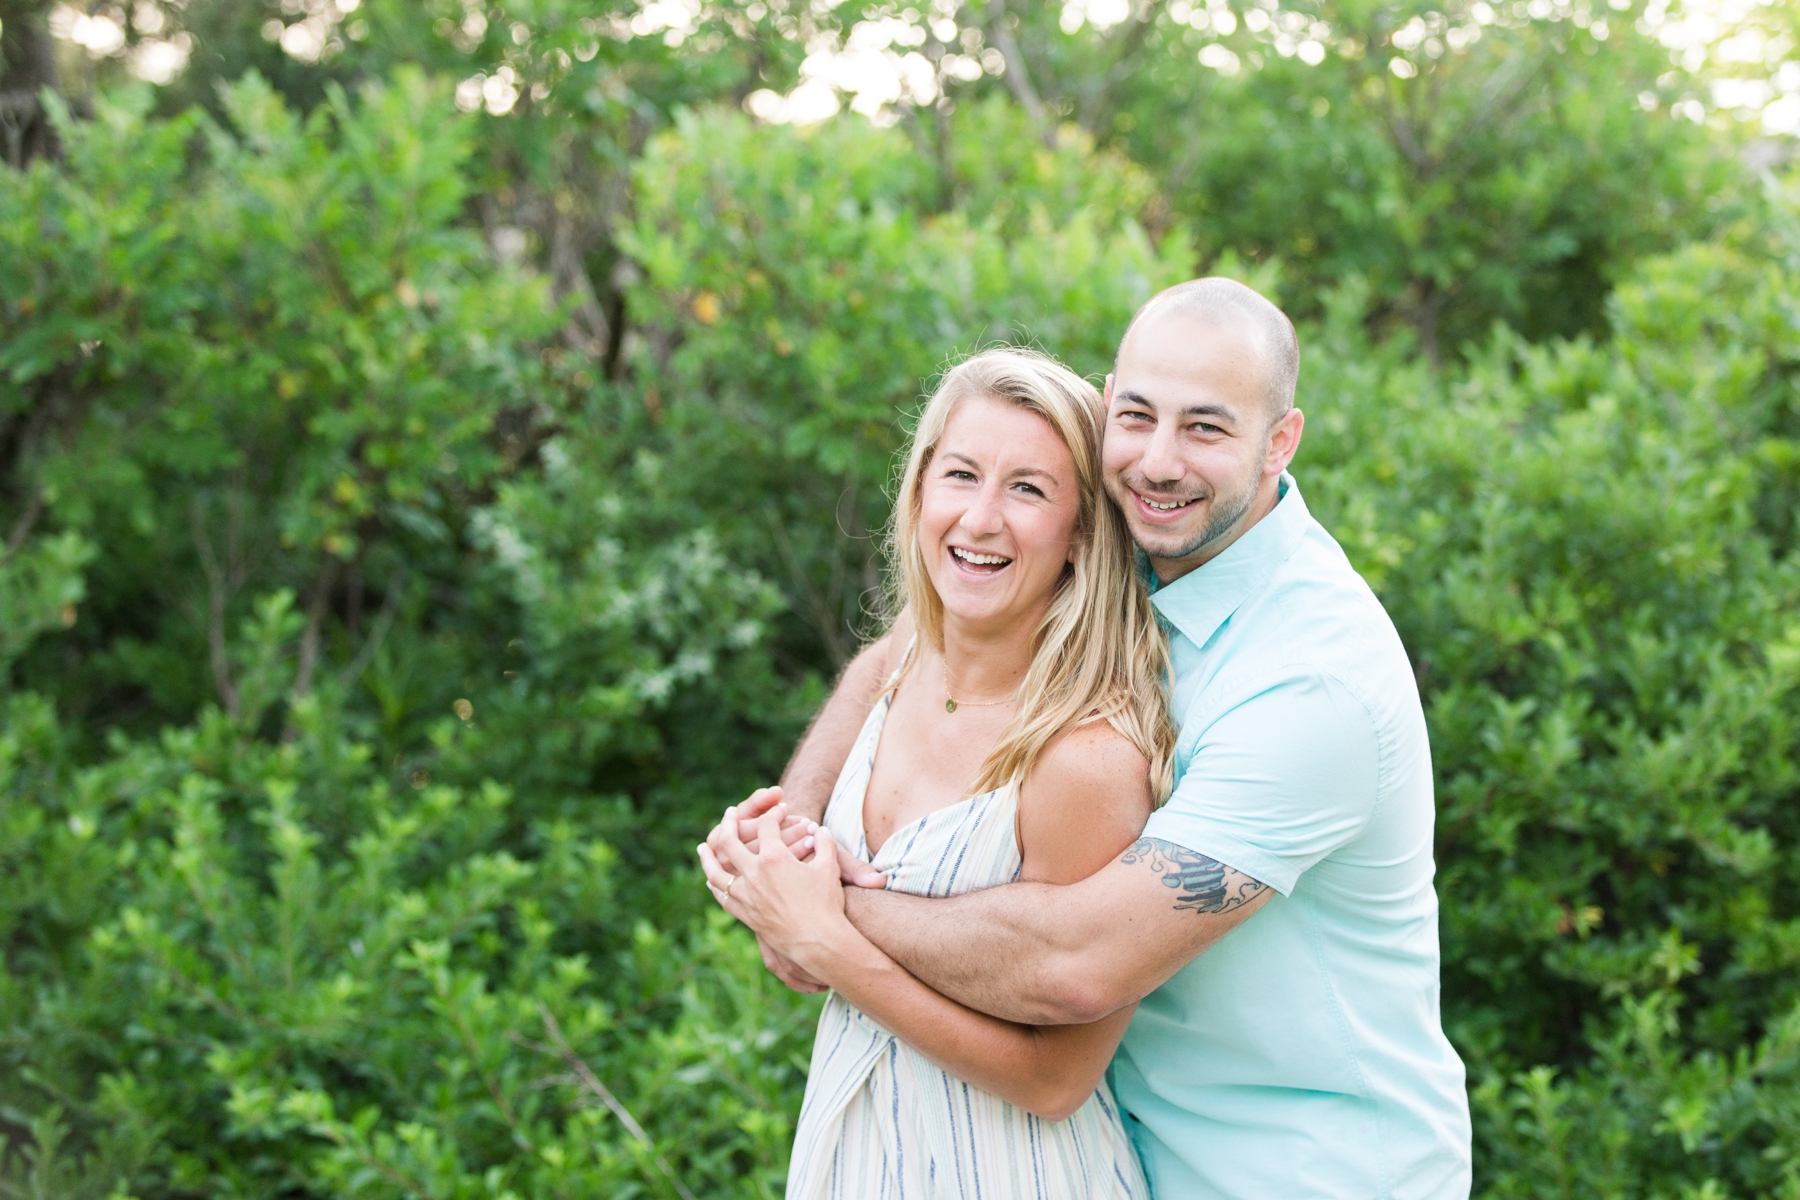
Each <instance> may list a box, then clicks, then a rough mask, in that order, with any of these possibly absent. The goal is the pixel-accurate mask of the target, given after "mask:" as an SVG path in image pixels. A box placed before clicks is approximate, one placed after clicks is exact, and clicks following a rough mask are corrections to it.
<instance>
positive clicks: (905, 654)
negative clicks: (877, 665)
mask: <svg viewBox="0 0 1800 1200" xmlns="http://www.w3.org/2000/svg"><path fill="white" fill-rule="evenodd" d="M918 644H919V632H918V630H916V629H915V630H914V631H913V635H912V640H911V641H909V642H907V643H906V649H905V650H903V651H901V653H900V665H899V666H897V667H895V668H894V670H893V673H892V674H890V675H889V676H888V679H887V683H886V684H884V685H882V689H881V690H882V691H884V692H891V691H893V690H894V685H895V684H897V683H899V682H900V673H901V672H902V671H904V670H906V664H907V663H908V662H910V661H911V660H912V652H913V650H914V649H915V648H916V647H917V646H918Z"/></svg>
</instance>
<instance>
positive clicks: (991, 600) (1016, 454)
mask: <svg viewBox="0 0 1800 1200" xmlns="http://www.w3.org/2000/svg"><path fill="white" fill-rule="evenodd" d="M1080 516H1081V493H1080V485H1079V483H1078V482H1077V480H1076V474H1075V459H1074V456H1073V455H1072V454H1071V453H1070V452H1069V448H1068V446H1067V445H1066V444H1064V442H1063V440H1062V438H1061V437H1060V436H1058V434H1057V432H1056V430H1055V429H1054V428H1052V427H1051V425H1050V422H1049V421H1047V420H1045V419H1044V418H1043V417H1042V416H1040V415H1038V414H1037V413H1034V412H1032V411H1030V410H1029V409H1025V408H1021V407H1020V406H1018V405H1017V404H1012V403H1008V402H1005V401H1000V400H996V399H994V398H993V397H990V396H976V397H971V398H969V399H967V400H965V401H964V402H963V403H961V404H959V405H957V407H956V409H955V411H953V412H952V413H951V414H950V418H949V420H948V421H947V422H946V423H945V426H944V434H943V437H942V439H941V440H940V441H939V443H938V445H937V447H936V450H935V451H934V453H933V454H932V458H931V461H930V462H929V463H927V464H926V465H925V468H924V471H923V472H922V476H921V487H920V501H919V533H920V540H921V541H922V542H924V543H925V544H926V545H935V546H937V547H938V549H937V552H936V553H935V554H934V555H931V556H928V558H927V566H926V572H927V574H929V575H930V576H931V582H932V584H933V586H934V587H936V589H937V593H938V596H939V598H940V599H941V600H942V602H943V605H944V616H945V618H946V619H947V620H948V621H950V622H952V623H955V622H974V623H976V624H977V625H980V626H981V627H983V628H986V627H988V626H989V625H990V624H993V625H995V627H997V628H998V627H1004V628H1008V629H1011V628H1017V627H1030V626H1031V625H1032V624H1035V618H1033V617H1032V616H1031V613H1032V612H1033V611H1034V610H1036V611H1039V612H1041V611H1042V610H1043V609H1045V608H1046V607H1048V605H1049V603H1050V601H1051V599H1052V598H1053V597H1054V595H1055V593H1056V588H1057V585H1058V582H1059V581H1060V580H1061V579H1062V576H1063V572H1064V571H1065V570H1066V569H1067V568H1068V565H1069V562H1070V561H1071V559H1072V558H1073V557H1074V554H1075V527H1076V524H1077V523H1078V522H1079V520H1080ZM1021 621H1023V622H1025V625H1024V626H1019V625H1018V623H1019V622H1021Z"/></svg>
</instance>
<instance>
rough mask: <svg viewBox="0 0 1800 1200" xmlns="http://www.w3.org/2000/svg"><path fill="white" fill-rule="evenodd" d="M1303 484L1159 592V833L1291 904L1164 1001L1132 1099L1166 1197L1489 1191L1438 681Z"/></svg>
mask: <svg viewBox="0 0 1800 1200" xmlns="http://www.w3.org/2000/svg"><path fill="white" fill-rule="evenodd" d="M1281 482H1282V497H1281V499H1280V501H1279V502H1278V503H1277V504H1276V506H1275V508H1274V510H1273V511H1272V512H1270V513H1269V515H1268V516H1266V517H1264V518H1263V519H1262V520H1261V521H1259V522H1257V523H1256V524H1255V525H1254V526H1252V527H1251V528H1250V529H1249V530H1248V531H1247V532H1246V533H1245V534H1244V535H1243V536H1242V537H1240V538H1239V539H1238V540H1237V541H1236V542H1234V543H1232V545H1231V546H1229V547H1227V548H1226V549H1225V551H1224V552H1223V553H1221V554H1220V555H1219V556H1218V557H1217V558H1215V559H1213V560H1212V561H1211V562H1208V563H1207V564H1205V565H1204V566H1202V567H1199V568H1198V569H1196V570H1194V571H1191V572H1189V573H1188V574H1187V575H1184V576H1182V577H1181V578H1180V579H1178V580H1176V581H1175V582H1174V583H1171V584H1169V585H1168V586H1167V587H1164V588H1162V589H1160V590H1158V591H1157V592H1156V593H1155V596H1154V603H1155V605H1156V608H1157V611H1158V612H1159V613H1161V615H1162V617H1163V618H1164V620H1165V621H1166V622H1167V624H1168V626H1169V627H1170V650H1171V653H1172V656H1173V660H1174V670H1175V674H1174V688H1173V695H1172V704H1173V712H1174V715H1175V719H1176V720H1177V722H1178V723H1179V724H1180V727H1181V735H1180V740H1179V742H1178V743H1177V746H1176V756H1175V771H1176V784H1175V791H1174V794H1173V795H1172V796H1171V797H1170V799H1169V802H1168V804H1166V805H1165V806H1164V807H1163V808H1161V809H1160V810H1158V811H1157V812H1156V814H1155V815H1154V816H1152V817H1151V818H1150V823H1149V825H1148V826H1147V827H1146V828H1145V830H1144V835H1145V836H1146V837H1153V838H1160V839H1162V840H1164V841H1168V842H1173V843H1175V844H1176V845H1178V846H1184V847H1186V848H1187V849H1189V850H1193V851H1197V852H1198V853H1201V854H1205V855H1208V856H1210V857H1212V858H1215V859H1217V860H1218V861H1220V862H1223V863H1226V864H1228V865H1229V866H1232V867H1235V868H1236V869H1237V870H1239V871H1242V872H1243V873H1245V874H1246V875H1249V876H1251V877H1252V878H1255V879H1258V880H1260V881H1262V882H1263V883H1266V884H1268V885H1269V886H1270V887H1272V888H1274V889H1275V890H1276V891H1277V892H1279V893H1280V894H1279V895H1277V896H1275V897H1274V898H1273V899H1271V900H1270V901H1269V903H1268V904H1267V905H1265V906H1264V907H1263V909H1262V910H1261V911H1260V912H1257V913H1256V914H1254V915H1253V916H1251V917H1250V919H1249V920H1247V921H1245V922H1244V924H1243V925H1241V926H1239V927H1238V928H1237V929H1236V930H1235V931H1233V932H1232V933H1230V934H1228V935H1227V936H1226V937H1225V938H1224V939H1223V940H1222V941H1220V942H1219V943H1218V944H1217V945H1215V946H1214V947H1213V948H1212V949H1210V950H1208V951H1206V952H1205V953H1204V954H1202V955H1200V957H1198V958H1196V959H1195V960H1194V961H1193V962H1191V963H1189V964H1188V965H1187V966H1186V967H1184V968H1183V969H1182V970H1181V971H1180V972H1178V973H1177V974H1176V975H1175V976H1174V977H1173V978H1172V979H1170V980H1169V981H1168V982H1167V983H1165V984H1163V985H1162V987H1160V988H1158V989H1157V990H1156V991H1154V992H1152V993H1151V994H1150V995H1149V996H1148V997H1147V998H1145V1000H1144V1002H1143V1004H1142V1006H1141V1007H1140V1008H1139V1009H1138V1012H1137V1015H1136V1017H1134V1018H1133V1020H1132V1022H1131V1026H1130V1028H1129V1029H1128V1030H1127V1031H1126V1033H1125V1038H1124V1041H1123V1042H1122V1043H1121V1045H1120V1047H1119V1053H1118V1056H1117V1058H1115V1059H1114V1062H1113V1086H1114V1089H1115V1091H1116V1094H1117V1096H1118V1100H1119V1103H1120V1104H1121V1106H1123V1107H1124V1108H1125V1110H1126V1111H1127V1112H1128V1113H1129V1114H1130V1115H1131V1118H1132V1121H1131V1122H1130V1124H1131V1128H1132V1133H1133V1136H1134V1138H1135V1139H1136V1141H1137V1143H1138V1149H1139V1152H1140V1154H1141V1156H1142V1158H1143V1161H1144V1169H1145V1171H1146V1172H1147V1173H1148V1175H1149V1177H1150V1182H1151V1187H1152V1189H1153V1190H1154V1192H1155V1193H1156V1196H1157V1198H1158V1200H1200V1198H1205V1200H1213V1198H1215V1197H1244V1198H1250V1197H1255V1198H1258V1200H1281V1198H1283V1197H1332V1198H1334V1200H1349V1198H1352V1197H1358V1198H1360V1197H1383V1198H1387V1197H1393V1198H1401V1197H1406V1198H1411V1197H1421V1198H1424V1197H1431V1198H1432V1200H1438V1198H1442V1197H1462V1196H1467V1195H1468V1193H1469V1185H1470V1179H1469V1169H1470V1167H1469V1141H1470V1136H1469V1107H1468V1096H1467V1093H1466V1091H1465V1090H1464V1081H1463V1065H1462V1062H1461V1060H1460V1059H1458V1058H1457V1056H1456V1051H1455V1050H1454V1049H1452V1048H1451V1046H1450V1042H1449V1040H1448V1039H1447V1038H1445V1036H1444V1032H1443V1026H1442V1023H1441V1021H1440V1019H1439V1016H1438V938H1437V915H1438V906H1437V894H1436V892H1435V891H1434V890H1433V888H1432V883H1431V877H1432V871H1433V864H1432V857H1431V841H1432V818H1433V806H1432V781H1431V750H1430V747H1429V745H1428V744H1427V742H1426V735H1425V716H1424V713H1423V711H1422V710H1421V708H1420V706H1419V693H1418V689H1417V687H1416V685H1415V682H1414V680H1413V674H1412V668H1411V664H1410V663H1409V662H1408V660H1407V657H1406V651H1405V650H1404V648H1403V647H1402V646H1401V644H1400V637H1399V635H1398V634H1397V633H1396V632H1395V631H1394V626H1393V623H1392V622H1391V621H1389V620H1388V616H1387V613H1386V612H1385V611H1384V610H1383V609H1382V607H1381V603H1380V602H1379V601H1378V600H1376V598H1375V595H1374V593H1373V592H1371V591H1370V590H1369V587H1368V585H1367V584H1365V583H1364V582H1363V580H1362V577H1361V576H1359V575H1358V574H1357V573H1356V571H1355V570H1354V569H1353V568H1352V567H1351V566H1350V562H1349V560H1348V559H1347V558H1346V557H1345V556H1344V552H1343V551H1342V550H1341V549H1339V547H1338V544H1337V543H1336V542H1335V541H1334V540H1332V537H1331V535H1330V534H1328V533H1326V532H1325V530H1324V528H1323V527H1321V526H1320V525H1319V523H1318V522H1317V521H1315V520H1313V519H1312V516H1311V515H1310V514H1309V513H1308V512H1307V511H1306V504H1305V502H1304V501H1302V500H1301V498H1300V490H1299V488H1298V487H1297V486H1295V484H1294V482H1293V479H1292V477H1291V476H1286V475H1284V476H1283V477H1282V480H1281Z"/></svg>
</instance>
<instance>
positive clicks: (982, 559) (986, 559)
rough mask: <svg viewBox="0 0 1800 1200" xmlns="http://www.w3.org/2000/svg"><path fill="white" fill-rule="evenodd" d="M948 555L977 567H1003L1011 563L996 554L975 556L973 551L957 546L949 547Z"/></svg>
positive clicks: (1009, 560) (1008, 559)
mask: <svg viewBox="0 0 1800 1200" xmlns="http://www.w3.org/2000/svg"><path fill="white" fill-rule="evenodd" d="M950 553H952V554H954V555H955V556H956V557H957V558H959V559H961V560H962V561H963V562H966V563H968V564H970V565H971V566H977V567H1004V566H1005V565H1006V564H1007V563H1009V562H1011V561H1012V559H1010V558H1005V557H1002V556H1001V555H998V554H977V553H975V552H974V551H973V550H963V549H961V548H960V547H957V546H952V547H950Z"/></svg>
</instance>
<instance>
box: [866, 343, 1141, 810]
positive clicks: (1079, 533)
mask: <svg viewBox="0 0 1800 1200" xmlns="http://www.w3.org/2000/svg"><path fill="white" fill-rule="evenodd" d="M978 396H986V397H990V398H992V399H995V400H1000V401H1002V402H1004V403H1008V404H1016V405H1018V406H1019V407H1020V408H1023V409H1025V410H1026V411H1028V412H1033V413H1036V414H1037V415H1038V416H1040V417H1042V418H1043V419H1044V420H1046V421H1048V422H1049V423H1050V427H1051V428H1052V429H1054V430H1055V431H1056V433H1057V435H1058V436H1059V437H1061V438H1062V440H1063V444H1064V445H1066V446H1068V448H1069V453H1070V455H1071V456H1072V457H1073V458H1074V460H1075V474H1076V477H1077V482H1078V484H1079V485H1080V488H1079V490H1080V498H1081V512H1080V516H1079V518H1078V520H1077V522H1076V527H1075V539H1076V551H1075V558H1074V561H1072V562H1071V563H1070V564H1069V565H1068V567H1067V568H1065V569H1064V571H1063V575H1062V578H1061V579H1060V580H1059V581H1058V582H1057V585H1056V594H1055V596H1054V598H1053V599H1052V600H1051V602H1050V606H1049V608H1048V609H1047V610H1046V611H1045V613H1044V617H1043V620H1042V621H1041V622H1040V623H1039V625H1038V628H1037V630H1036V633H1035V634H1034V636H1033V638H1032V643H1031V651H1032V653H1031V666H1030V667H1029V668H1028V669H1027V671H1026V674H1025V680H1024V682H1023V683H1022V684H1021V685H1020V688H1019V693H1018V707H1017V709H1016V710H1015V711H1014V713H1013V718H1012V721H1011V723H1010V724H1008V725H1007V726H1006V728H1005V729H1004V730H1002V731H1001V734H1000V738H999V740H998V741H997V742H995V743H994V748H993V749H992V750H990V751H989V752H988V756H987V760H986V761H985V762H983V763H982V765H981V771H980V772H979V774H978V775H977V776H976V779H975V783H974V784H973V786H972V787H971V789H970V790H971V793H972V794H979V793H981V792H987V791H992V790H994V789H996V788H1000V787H1004V786H1006V785H1008V784H1011V783H1014V782H1016V781H1022V780H1023V779H1024V778H1025V777H1026V776H1027V775H1028V774H1029V773H1030V772H1031V768H1032V767H1033V766H1034V765H1035V764H1036V762H1037V760H1038V757H1039V755H1041V754H1042V753H1043V751H1044V747H1045V746H1047V745H1048V744H1049V743H1050V741H1051V739H1053V738H1055V737H1056V736H1058V735H1059V734H1061V733H1063V732H1065V731H1066V730H1069V729H1072V728H1074V727H1076V726H1078V725H1085V724H1087V723H1088V722H1090V721H1105V722H1106V723H1107V724H1109V725H1111V726H1112V727H1113V728H1114V729H1115V730H1117V731H1118V732H1119V733H1120V734H1121V735H1122V736H1123V737H1124V738H1125V739H1126V740H1127V741H1129V742H1130V743H1131V744H1132V745H1133V746H1136V747H1137V748H1138V751H1139V752H1140V753H1141V754H1143V756H1144V757H1145V758H1147V759H1148V760H1149V761H1150V786H1151V790H1152V792H1153V793H1154V795H1155V797H1156V801H1157V803H1158V804H1160V803H1162V801H1163V799H1164V798H1165V797H1166V796H1167V795H1168V793H1169V787H1170V777H1171V769H1172V768H1171V763H1170V760H1171V758H1172V756H1173V753H1174V748H1175V728H1174V725H1173V724H1172V723H1171V722H1170V720H1169V712H1168V702H1167V697H1166V695H1165V690H1164V689H1165V684H1166V681H1167V679H1168V676H1169V651H1168V645H1167V643H1166V642H1165V641H1164V639H1163V634H1162V630H1161V629H1160V628H1158V627H1157V624H1156V617H1155V614H1154V613H1153V611H1152V609H1151V607H1150V597H1149V594H1148V592H1147V591H1146V590H1145V588H1144V582H1143V580H1142V579H1141V578H1140V577H1139V576H1138V573H1137V554H1136V549H1135V547H1134V545H1133V543H1132V540H1131V533H1130V530H1129V529H1128V528H1127V527H1126V525H1125V519H1124V517H1123V516H1121V515H1120V513H1119V511H1118V510H1117V509H1115V508H1114V507H1113V506H1112V504H1111V503H1110V502H1109V501H1108V500H1107V499H1106V495H1105V491H1104V489H1103V488H1102V484H1101V465H1100V439H1101V434H1102V432H1103V430H1104V429H1105V424H1106V406H1105V403H1104V402H1103V401H1102V400H1101V397H1100V393H1099V392H1098V391H1097V390H1096V389H1095V388H1094V385H1093V384H1091V383H1089V382H1088V381H1087V380H1085V379H1083V378H1081V377H1080V376H1079V375H1077V374H1075V373H1074V372H1073V371H1071V370H1069V369H1068V368H1067V367H1065V366H1063V365H1062V364H1061V363H1059V362H1057V361H1056V360H1055V359H1053V358H1050V357H1048V356H1047V355H1043V354H1038V353H1036V352H1034V351H1031V350H1015V349H1005V350H987V351H983V352H982V353H980V354H976V355H973V356H971V357H969V358H967V359H964V360H963V361H962V362H961V363H958V364H957V365H956V366H955V367H953V368H951V369H950V370H949V371H948V372H946V373H945V375H944V377H943V378H942V379H941V380H940V381H939V383H938V387H937V390H936V392H934V393H933V394H932V397H931V399H930V400H929V401H928V402H927V403H926V405H925V408H924V411H923V412H921V413H920V414H919V420H918V424H917V425H916V426H915V427H914V429H913V435H912V442H911V444H910V446H909V447H908V449H907V452H906V467H905V471H904V474H903V475H902V476H901V478H900V487H899V493H898V495H897V496H896V497H895V503H894V515H893V520H892V523H891V525H890V528H889V535H888V547H887V549H888V558H889V565H890V577H889V600H888V606H889V611H890V613H892V614H893V615H895V616H896V617H897V616H898V615H899V613H901V612H902V611H907V612H910V613H911V614H912V617H913V621H914V623H915V626H916V627H917V629H918V636H919V638H920V639H921V640H922V641H923V642H924V643H925V644H926V645H928V646H930V647H931V648H932V649H934V650H936V651H938V652H939V653H942V652H943V648H944V605H943V601H942V599H941V598H940V597H939V596H938V593H937V589H936V587H934V586H933V585H932V582H931V576H930V574H929V573H928V571H927V570H926V553H925V548H924V546H922V545H921V544H920V540H919V510H920V503H921V494H920V493H921V486H922V483H923V480H924V476H925V470H926V468H927V467H929V466H930V465H931V460H932V456H933V455H934V454H935V453H936V451H937V446H938V442H939V441H940V440H941V439H942V438H943V436H944V429H945V427H946V426H947V425H948V424H949V421H950V414H951V413H952V412H954V411H955V410H956V408H957V406H958V405H960V404H961V403H962V402H963V401H964V400H967V399H970V398H972V397H978ZM916 661H917V658H916V656H914V657H912V658H910V659H909V660H908V662H907V663H906V664H905V665H904V666H903V667H902V669H901V671H900V672H898V673H896V675H895V677H894V678H893V679H892V680H890V681H889V683H888V685H887V690H888V691H890V692H891V691H892V690H893V689H895V688H896V687H898V686H899V683H900V680H901V679H902V678H903V677H904V675H905V674H906V673H907V672H909V671H910V670H911V668H912V665H913V663H915V662H916Z"/></svg>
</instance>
